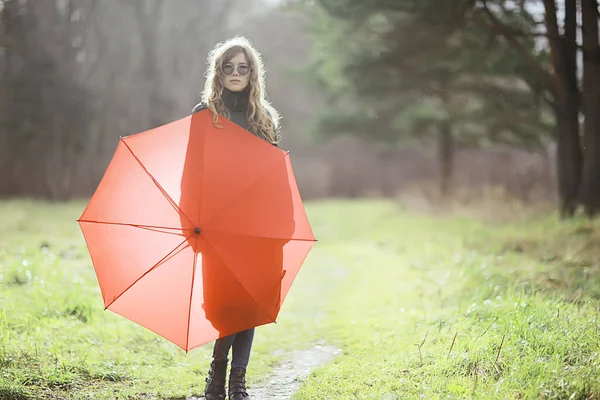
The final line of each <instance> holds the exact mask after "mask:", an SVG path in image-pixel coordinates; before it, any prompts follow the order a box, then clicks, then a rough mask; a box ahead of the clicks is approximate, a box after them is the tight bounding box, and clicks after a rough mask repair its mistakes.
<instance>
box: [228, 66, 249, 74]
mask: <svg viewBox="0 0 600 400" xmlns="http://www.w3.org/2000/svg"><path fill="white" fill-rule="evenodd" d="M221 69H222V70H223V73H224V74H225V75H231V74H233V71H235V69H236V68H235V66H233V64H225V65H223V66H222V67H221ZM237 72H238V73H239V74H240V75H248V73H249V72H250V67H249V66H248V65H246V64H242V65H238V66H237Z"/></svg>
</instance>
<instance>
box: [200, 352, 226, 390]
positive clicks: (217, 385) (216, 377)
mask: <svg viewBox="0 0 600 400" xmlns="http://www.w3.org/2000/svg"><path fill="white" fill-rule="evenodd" d="M226 377H227V361H222V360H213V362H211V363H210V370H209V371H208V376H207V377H206V388H205V389H204V398H205V399H206V400H225V379H226Z"/></svg>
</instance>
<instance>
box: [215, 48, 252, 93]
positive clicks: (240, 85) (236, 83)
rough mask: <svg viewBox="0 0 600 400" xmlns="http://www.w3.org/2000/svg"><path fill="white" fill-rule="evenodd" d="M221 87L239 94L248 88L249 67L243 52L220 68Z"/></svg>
mask: <svg viewBox="0 0 600 400" xmlns="http://www.w3.org/2000/svg"><path fill="white" fill-rule="evenodd" d="M221 70H222V71H223V75H224V76H223V86H225V87H226V88H227V89H229V90H231V91H232V92H241V91H243V90H244V89H246V87H247V86H248V82H249V81H250V67H249V66H248V60H247V59H246V54H244V52H243V51H241V52H239V53H238V54H236V55H235V56H234V57H233V58H231V59H230V60H229V61H226V62H225V63H224V64H223V65H222V66H221Z"/></svg>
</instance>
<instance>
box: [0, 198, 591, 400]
mask: <svg viewBox="0 0 600 400" xmlns="http://www.w3.org/2000/svg"><path fill="white" fill-rule="evenodd" d="M84 206H85V204H84V203H81V202H79V203H78V202H73V203H69V204H44V203H36V202H31V201H4V202H0V221H2V222H0V399H37V398H60V399H63V398H77V399H87V398H89V399H104V398H106V399H109V398H110V399H114V398H116V397H117V398H119V399H122V398H139V399H152V398H184V397H185V396H189V395H199V394H201V393H202V390H203V387H204V374H205V372H206V368H207V366H208V362H209V360H210V357H209V356H210V350H211V346H210V345H207V346H203V347H201V348H198V349H194V350H192V351H191V352H190V353H189V354H185V353H184V352H183V351H181V350H180V349H179V348H177V347H175V346H174V345H172V344H170V343H168V342H167V341H165V340H164V339H161V338H159V337H157V336H156V335H154V334H153V333H151V332H149V331H147V330H145V329H144V328H141V327H139V326H137V325H135V324H133V323H131V322H129V321H127V320H125V319H124V318H122V317H120V316H118V315H116V314H114V313H112V312H110V311H103V309H102V301H101V297H100V292H99V289H98V287H97V282H96V278H95V275H94V272H93V269H92V267H91V264H90V261H89V257H88V255H87V251H86V249H85V246H84V242H83V239H82V237H81V234H80V231H79V227H78V226H77V224H76V222H75V219H76V218H77V217H78V216H79V214H80V212H81V210H82V209H83V207H84ZM308 211H309V217H310V219H311V221H312V223H313V228H314V230H315V233H316V235H317V237H318V238H319V242H318V243H317V245H316V246H315V248H314V250H313V251H312V252H311V254H310V256H309V257H308V259H307V261H306V264H305V266H304V267H303V269H302V270H301V272H300V275H299V276H298V278H297V280H296V282H295V284H294V286H293V287H292V291H291V292H290V295H289V296H288V299H287V300H286V303H285V304H284V309H283V310H282V313H281V316H280V320H279V321H278V323H277V324H274V325H268V326H264V327H260V328H259V329H258V330H257V335H256V339H255V345H254V351H253V355H252V360H251V368H250V370H249V376H248V381H249V383H250V384H251V385H252V384H255V383H257V382H259V381H260V380H261V379H264V378H267V377H268V373H269V370H270V368H272V367H274V366H275V365H276V364H277V361H278V360H279V359H280V358H281V357H282V356H283V355H284V354H285V352H286V351H289V350H291V349H295V348H303V347H309V346H312V345H313V344H314V343H315V342H316V341H318V340H323V339H324V340H326V341H327V342H328V343H329V344H333V345H336V346H338V347H339V348H340V349H342V353H341V355H339V356H338V357H337V358H336V359H335V360H334V361H333V362H332V363H330V364H328V365H323V366H321V367H320V368H318V369H317V370H315V371H314V372H313V373H312V374H311V375H310V377H309V378H308V379H307V380H306V381H305V382H304V384H303V385H302V387H301V389H300V390H299V392H298V393H297V394H296V396H295V399H296V400H307V399H412V398H425V399H438V398H452V399H456V398H486V399H487V398H491V399H507V398H508V399H530V398H536V399H537V398H544V399H600V378H599V377H600V325H599V324H600V320H599V316H598V314H599V309H600V230H598V229H597V227H596V226H594V225H593V224H592V223H589V222H585V221H583V220H574V221H569V222H562V223H561V222H559V221H558V219H557V218H556V216H554V215H550V216H542V217H539V216H537V217H523V218H521V219H514V220H513V221H510V222H506V223H502V224H499V223H495V224H493V225H492V224H486V223H484V222H483V221H482V220H478V219H476V218H473V217H471V218H468V217H441V216H437V217H433V216H431V215H426V214H416V213H410V212H407V211H402V210H400V209H399V208H398V207H397V206H396V205H395V204H393V203H392V202H382V201H361V202H359V201H357V202H343V201H327V202H319V203H314V204H310V205H309V206H308Z"/></svg>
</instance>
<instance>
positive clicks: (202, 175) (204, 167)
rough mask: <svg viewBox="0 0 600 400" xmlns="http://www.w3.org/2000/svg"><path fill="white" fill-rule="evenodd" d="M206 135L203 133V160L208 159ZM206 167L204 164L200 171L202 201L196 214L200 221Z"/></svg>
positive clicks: (200, 197)
mask: <svg viewBox="0 0 600 400" xmlns="http://www.w3.org/2000/svg"><path fill="white" fill-rule="evenodd" d="M206 136H207V135H202V139H203V140H204V143H202V160H206V142H207V140H206ZM205 169H206V166H205V165H204V166H203V167H202V168H201V171H200V187H199V189H200V190H199V191H200V196H199V197H198V198H199V199H200V201H199V202H198V214H196V215H197V217H198V220H199V221H201V220H202V216H201V214H200V212H201V211H202V196H203V195H204V170H205ZM188 219H189V218H188Z"/></svg>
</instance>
